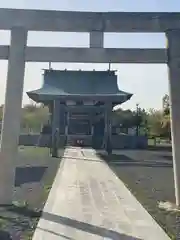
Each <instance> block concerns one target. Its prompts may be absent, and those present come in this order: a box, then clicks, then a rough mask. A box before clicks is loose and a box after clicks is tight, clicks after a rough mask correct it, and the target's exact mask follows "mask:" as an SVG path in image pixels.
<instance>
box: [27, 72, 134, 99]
mask: <svg viewBox="0 0 180 240" xmlns="http://www.w3.org/2000/svg"><path fill="white" fill-rule="evenodd" d="M27 94H28V96H29V97H30V98H31V99H33V100H34V101H36V102H43V101H48V100H54V99H57V98H59V99H64V100H67V99H71V100H76V99H77V100H78V99H94V100H102V101H103V100H109V101H112V102H116V103H117V104H120V103H123V102H125V101H127V100H129V99H130V98H131V96H132V94H130V93H127V92H124V91H121V90H119V88H118V85H117V76H116V75H115V72H114V71H67V70H64V71H59V70H45V73H44V83H43V86H42V87H41V88H40V89H37V90H34V91H30V92H27Z"/></svg>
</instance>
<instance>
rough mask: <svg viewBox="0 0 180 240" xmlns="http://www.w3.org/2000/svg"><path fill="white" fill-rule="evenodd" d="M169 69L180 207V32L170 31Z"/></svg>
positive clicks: (177, 198) (176, 182) (177, 196)
mask: <svg viewBox="0 0 180 240" xmlns="http://www.w3.org/2000/svg"><path fill="white" fill-rule="evenodd" d="M166 36H167V39H168V49H167V55H168V56H167V58H168V67H169V91H170V113H171V136H172V153H173V168H174V183H175V196H176V205H177V206H179V205H180V148H179V144H180V30H179V29H177V30H176V29H175V30H169V31H168V32H167V33H166Z"/></svg>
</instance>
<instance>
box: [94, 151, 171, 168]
mask: <svg viewBox="0 0 180 240" xmlns="http://www.w3.org/2000/svg"><path fill="white" fill-rule="evenodd" d="M96 155H97V156H98V157H99V158H100V159H102V160H104V161H105V162H106V163H107V164H108V165H109V166H114V165H118V166H123V167H167V168H172V167H173V164H172V162H164V161H163V160H162V161H156V160H149V161H137V160H134V159H132V158H127V157H126V158H124V157H123V155H118V154H111V155H105V154H103V153H96Z"/></svg>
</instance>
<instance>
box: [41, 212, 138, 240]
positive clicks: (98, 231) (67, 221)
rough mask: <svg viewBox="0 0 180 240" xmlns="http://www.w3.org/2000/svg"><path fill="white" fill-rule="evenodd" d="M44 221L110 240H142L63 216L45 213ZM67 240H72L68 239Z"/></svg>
mask: <svg viewBox="0 0 180 240" xmlns="http://www.w3.org/2000/svg"><path fill="white" fill-rule="evenodd" d="M42 219H45V220H48V221H51V222H55V223H59V224H62V225H66V226H69V227H72V228H76V229H77V230H81V231H84V232H87V233H90V234H94V235H98V236H101V237H104V238H109V239H111V240H120V239H123V240H142V239H139V238H135V237H133V236H128V235H125V234H121V233H118V232H116V231H113V230H109V229H106V228H103V227H99V226H94V225H92V224H89V223H85V222H80V221H77V220H75V219H71V218H67V217H63V216H58V215H55V214H52V213H48V212H44V213H43V215H42ZM54 234H56V235H57V233H55V232H54ZM67 239H72V238H67Z"/></svg>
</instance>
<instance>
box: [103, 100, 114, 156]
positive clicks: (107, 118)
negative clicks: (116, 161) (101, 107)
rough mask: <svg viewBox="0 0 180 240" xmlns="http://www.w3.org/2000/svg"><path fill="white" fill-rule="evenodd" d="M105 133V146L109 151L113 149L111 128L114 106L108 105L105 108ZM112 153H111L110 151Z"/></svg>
mask: <svg viewBox="0 0 180 240" xmlns="http://www.w3.org/2000/svg"><path fill="white" fill-rule="evenodd" d="M104 114H105V129H104V130H105V132H104V143H105V144H104V145H105V149H106V150H107V151H109V150H110V148H112V127H111V116H112V104H111V103H106V108H105V113H104ZM110 152H111V151H110Z"/></svg>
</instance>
